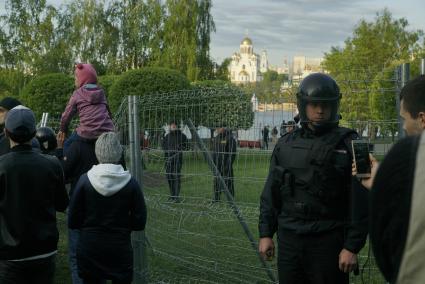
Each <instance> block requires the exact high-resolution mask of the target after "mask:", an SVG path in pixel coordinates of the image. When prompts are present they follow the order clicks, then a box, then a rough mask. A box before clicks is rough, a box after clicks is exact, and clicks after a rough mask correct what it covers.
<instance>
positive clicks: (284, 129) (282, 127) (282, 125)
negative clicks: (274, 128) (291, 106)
mask: <svg viewBox="0 0 425 284" xmlns="http://www.w3.org/2000/svg"><path fill="white" fill-rule="evenodd" d="M285 133H286V121H285V120H283V121H282V124H281V125H280V137H282V136H283V135H285Z"/></svg>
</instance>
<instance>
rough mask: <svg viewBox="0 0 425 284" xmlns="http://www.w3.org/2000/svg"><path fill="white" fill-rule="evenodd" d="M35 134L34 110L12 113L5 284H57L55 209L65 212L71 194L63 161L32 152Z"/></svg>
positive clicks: (2, 209)
mask: <svg viewBox="0 0 425 284" xmlns="http://www.w3.org/2000/svg"><path fill="white" fill-rule="evenodd" d="M35 131H36V130H35V117H34V114H33V112H32V111H31V110H30V109H28V108H26V107H23V106H17V107H15V108H14V109H12V110H10V111H9V112H8V114H7V116H6V123H5V133H6V136H7V138H8V139H9V142H10V146H11V152H10V153H8V154H5V155H3V156H1V157H0V220H1V221H0V230H1V232H2V233H1V234H0V283H35V284H48V283H53V281H54V277H53V276H54V270H55V255H56V253H57V243H58V239H59V233H58V230H57V227H56V213H55V211H62V212H63V211H65V209H66V207H67V205H68V195H67V193H66V189H65V182H64V176H63V171H62V167H61V165H60V162H59V160H58V159H57V158H55V157H52V156H48V155H43V154H41V153H38V152H35V151H34V150H33V149H32V147H31V139H32V138H33V137H34V135H35Z"/></svg>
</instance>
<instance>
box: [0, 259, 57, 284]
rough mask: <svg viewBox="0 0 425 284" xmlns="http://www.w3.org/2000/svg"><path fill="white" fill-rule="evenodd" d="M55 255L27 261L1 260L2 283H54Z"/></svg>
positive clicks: (0, 274)
mask: <svg viewBox="0 0 425 284" xmlns="http://www.w3.org/2000/svg"><path fill="white" fill-rule="evenodd" d="M54 276H55V255H52V256H49V257H46V258H40V259H34V260H26V261H8V260H0V283H1V284H28V283H31V284H53V281H54Z"/></svg>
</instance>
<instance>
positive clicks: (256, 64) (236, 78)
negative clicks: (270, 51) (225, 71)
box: [229, 37, 268, 84]
mask: <svg viewBox="0 0 425 284" xmlns="http://www.w3.org/2000/svg"><path fill="white" fill-rule="evenodd" d="M239 48H240V50H239V52H235V53H234V54H233V55H232V61H231V62H230V64H229V74H230V81H231V82H232V83H236V84H243V83H252V82H259V81H261V80H262V79H263V77H262V75H261V72H266V71H267V70H268V60H267V52H266V51H263V52H262V54H261V58H260V56H259V55H258V54H256V53H254V48H253V45H252V40H251V39H250V38H248V37H245V38H244V39H243V40H242V42H241V44H240V47H239Z"/></svg>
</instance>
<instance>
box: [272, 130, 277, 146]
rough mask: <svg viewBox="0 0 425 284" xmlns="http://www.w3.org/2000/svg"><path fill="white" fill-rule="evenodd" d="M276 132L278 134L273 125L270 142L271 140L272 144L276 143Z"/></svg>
mask: <svg viewBox="0 0 425 284" xmlns="http://www.w3.org/2000/svg"><path fill="white" fill-rule="evenodd" d="M277 134H278V131H277V127H276V126H275V127H273V129H272V142H273V144H276V142H277Z"/></svg>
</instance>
